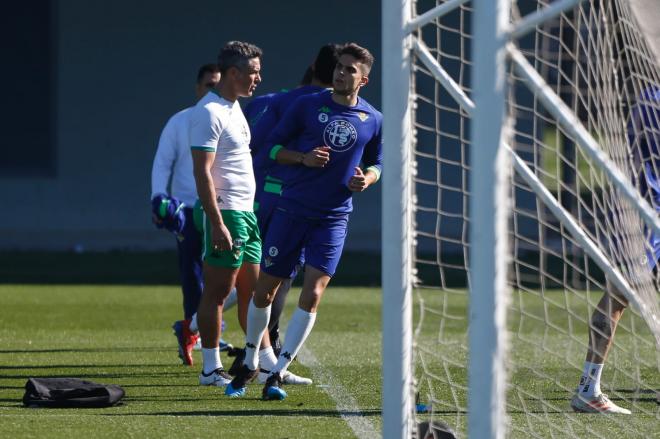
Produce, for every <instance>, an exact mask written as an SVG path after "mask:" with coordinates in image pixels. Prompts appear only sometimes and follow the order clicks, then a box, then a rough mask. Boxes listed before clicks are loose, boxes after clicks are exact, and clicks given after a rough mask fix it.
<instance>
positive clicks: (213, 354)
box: [202, 347, 222, 375]
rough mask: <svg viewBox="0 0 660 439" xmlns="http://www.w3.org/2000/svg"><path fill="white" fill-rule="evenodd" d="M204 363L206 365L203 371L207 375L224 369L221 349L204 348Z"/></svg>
mask: <svg viewBox="0 0 660 439" xmlns="http://www.w3.org/2000/svg"><path fill="white" fill-rule="evenodd" d="M202 363H203V364H204V367H203V368H202V370H203V371H204V373H205V374H207V375H208V374H210V373H211V372H213V371H214V370H216V369H222V361H220V348H218V347H215V348H211V349H206V348H202Z"/></svg>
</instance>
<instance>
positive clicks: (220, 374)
mask: <svg viewBox="0 0 660 439" xmlns="http://www.w3.org/2000/svg"><path fill="white" fill-rule="evenodd" d="M231 379H232V378H231V376H229V374H227V372H225V370H224V369H216V370H214V371H213V372H211V373H210V374H208V375H206V374H205V373H204V371H203V370H202V373H200V374H199V384H200V385H201V386H217V387H225V386H226V385H227V384H229V383H231Z"/></svg>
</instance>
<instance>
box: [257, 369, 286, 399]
mask: <svg viewBox="0 0 660 439" xmlns="http://www.w3.org/2000/svg"><path fill="white" fill-rule="evenodd" d="M261 397H262V399H263V400H264V401H281V400H283V399H284V398H286V392H285V391H284V389H282V377H281V376H280V373H279V372H275V373H274V374H271V375H270V376H269V377H268V379H267V380H266V384H265V385H264V390H263V392H262V393H261Z"/></svg>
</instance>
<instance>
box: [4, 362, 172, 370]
mask: <svg viewBox="0 0 660 439" xmlns="http://www.w3.org/2000/svg"><path fill="white" fill-rule="evenodd" d="M124 367H135V368H138V367H152V368H155V367H172V366H170V365H167V364H144V363H140V364H126V363H124V364H47V365H18V366H0V370H2V369H5V370H22V369H102V368H108V369H111V368H124Z"/></svg>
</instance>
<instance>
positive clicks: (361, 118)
mask: <svg viewBox="0 0 660 439" xmlns="http://www.w3.org/2000/svg"><path fill="white" fill-rule="evenodd" d="M358 117H359V118H360V120H361V121H362V122H364V121H365V120H367V119H369V115H368V114H367V113H363V112H361V111H360V112H359V113H358Z"/></svg>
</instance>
